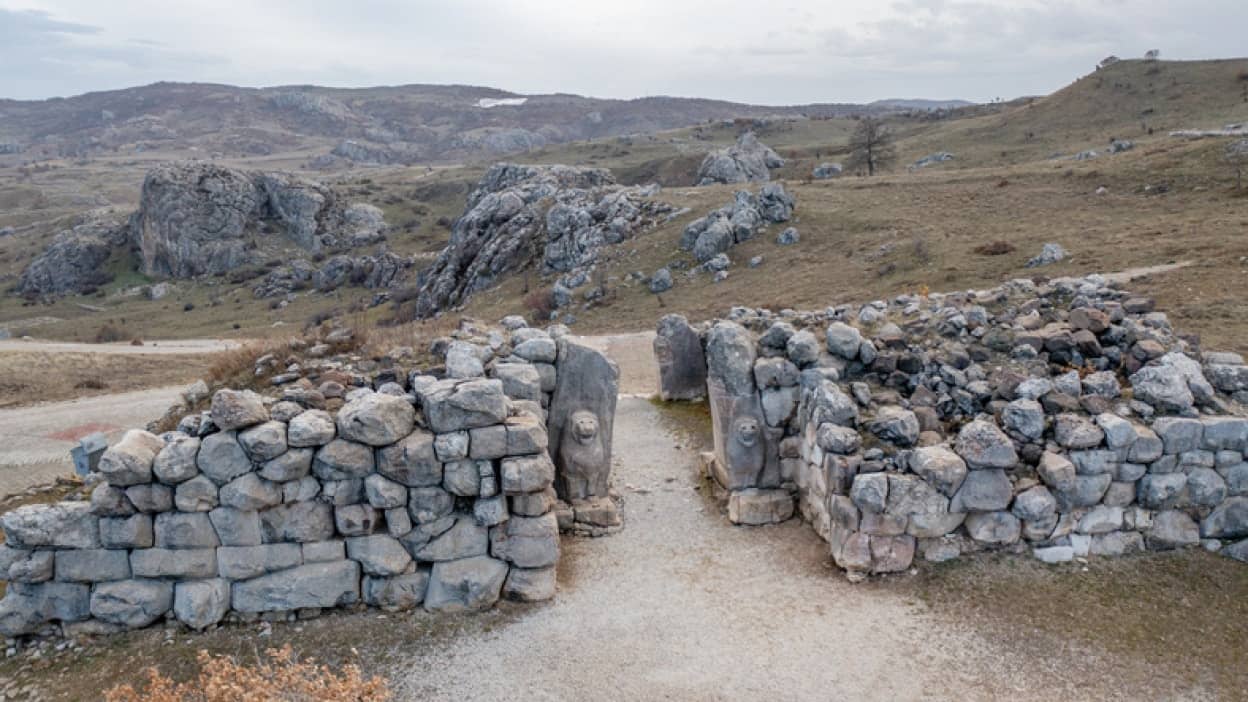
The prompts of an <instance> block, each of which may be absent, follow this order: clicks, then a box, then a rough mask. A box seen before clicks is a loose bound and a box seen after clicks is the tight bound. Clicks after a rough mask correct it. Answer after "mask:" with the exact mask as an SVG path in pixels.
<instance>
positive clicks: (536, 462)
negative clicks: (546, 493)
mask: <svg viewBox="0 0 1248 702" xmlns="http://www.w3.org/2000/svg"><path fill="white" fill-rule="evenodd" d="M499 473H500V476H501V488H502V490H503V492H505V493H507V494H508V495H518V494H524V493H531V492H540V491H542V490H545V489H546V488H547V487H549V486H550V485H552V484H553V482H554V479H555V466H554V463H553V462H551V460H550V458H549V457H547V456H546V455H545V454H538V455H535V456H513V457H510V458H505V459H503V461H502V462H501V463H500V469H499Z"/></svg>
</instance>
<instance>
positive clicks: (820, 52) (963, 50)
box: [0, 0, 1248, 104]
mask: <svg viewBox="0 0 1248 702" xmlns="http://www.w3.org/2000/svg"><path fill="white" fill-rule="evenodd" d="M6 8H7V9H6ZM1244 26H1248V6H1246V5H1245V4H1244V3H1243V0H1185V1H1179V0H1151V1H1147V0H1134V1H1130V2H1128V1H1127V0H898V1H897V2H894V3H892V4H885V5H880V4H871V3H863V2H860V1H857V0H855V1H852V2H851V1H845V0H778V1H777V2H775V3H772V4H763V3H758V2H757V0H630V2H628V3H593V2H590V3H586V2H583V0H542V2H540V3H538V2H533V1H531V0H456V1H453V2H447V1H446V0H357V1H356V2H353V3H342V2H340V1H338V0H268V1H267V2H265V3H253V2H248V1H247V0H216V1H215V2H213V3H212V4H211V6H206V5H201V4H199V3H176V4H175V3H168V4H165V5H161V6H159V10H155V11H154V10H153V9H152V7H151V6H150V5H148V4H147V3H142V4H140V3H134V4H128V3H99V2H97V1H95V0H0V96H5V97H21V98H40V97H48V96H53V95H68V94H75V93H80V92H85V91H89V90H100V89H107V88H117V87H123V86H127V85H135V84H141V83H147V82H152V81H156V80H182V81H191V80H194V81H212V82H223V83H233V84H239V85H249V86H256V85H274V84H295V83H319V84H329V85H343V86H348V85H375V84H400V83H415V82H428V83H471V84H478V85H490V86H494V87H500V88H504V89H508V90H513V91H517V92H576V93H581V94H588V95H596V96H602V97H635V96H639V95H654V94H670V95H691V96H703V97H715V98H723V99H731V100H741V101H748V102H757V103H773V104H775V103H799V102H839V101H868V100H872V99H878V98H886V97H928V98H944V97H963V98H968V99H980V100H984V99H990V98H992V97H997V96H1000V97H1013V96H1015V95H1020V94H1034V93H1043V92H1049V91H1052V90H1054V89H1057V88H1059V87H1061V86H1062V85H1065V84H1067V83H1069V82H1070V81H1072V80H1073V79H1074V78H1076V77H1077V76H1078V75H1080V74H1083V73H1086V72H1088V71H1089V70H1090V69H1091V67H1092V66H1093V65H1094V64H1095V63H1096V62H1097V61H1098V60H1099V59H1100V58H1102V57H1103V56H1105V55H1106V54H1109V53H1116V54H1119V55H1122V56H1136V55H1140V54H1142V53H1143V52H1144V51H1145V50H1146V49H1150V48H1159V49H1161V50H1162V52H1163V56H1165V57H1170V58H1213V57H1221V56H1229V55H1233V54H1235V53H1242V52H1243V49H1244V45H1243V42H1242V28H1243V27H1244Z"/></svg>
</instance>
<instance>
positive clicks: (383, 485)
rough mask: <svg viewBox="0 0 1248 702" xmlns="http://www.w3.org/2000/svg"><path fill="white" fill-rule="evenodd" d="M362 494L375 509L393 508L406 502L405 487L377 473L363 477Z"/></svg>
mask: <svg viewBox="0 0 1248 702" xmlns="http://www.w3.org/2000/svg"><path fill="white" fill-rule="evenodd" d="M364 494H365V495H366V496H367V497H368V503H369V504H370V505H372V506H373V507H376V508H377V509H393V508H395V507H403V506H404V505H406V504H407V488H406V487H404V486H403V485H401V484H399V483H396V482H394V481H393V480H390V479H388V478H386V477H384V476H382V475H380V474H378V473H373V474H372V475H369V476H368V477H367V478H365V479H364Z"/></svg>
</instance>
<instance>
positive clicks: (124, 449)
mask: <svg viewBox="0 0 1248 702" xmlns="http://www.w3.org/2000/svg"><path fill="white" fill-rule="evenodd" d="M164 445H165V443H164V442H163V441H161V440H160V437H159V436H156V435H155V434H152V433H151V432H146V431H143V430H141V429H131V430H130V431H127V432H126V434H125V436H123V437H122V438H121V441H119V442H117V444H115V445H113V446H110V447H109V448H108V450H106V451H104V455H102V456H100V462H99V464H98V465H97V466H96V470H98V471H99V472H100V475H103V476H104V479H105V480H107V481H108V484H109V485H115V486H117V487H126V486H129V485H140V484H142V483H150V482H151V481H152V463H153V462H154V461H155V460H156V454H158V453H160V450H161V449H162V448H164Z"/></svg>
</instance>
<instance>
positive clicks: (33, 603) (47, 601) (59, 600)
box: [0, 582, 91, 636]
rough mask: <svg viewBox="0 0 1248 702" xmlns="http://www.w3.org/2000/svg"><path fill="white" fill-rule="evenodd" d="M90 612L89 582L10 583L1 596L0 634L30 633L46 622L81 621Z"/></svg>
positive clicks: (89, 614) (18, 634)
mask: <svg viewBox="0 0 1248 702" xmlns="http://www.w3.org/2000/svg"><path fill="white" fill-rule="evenodd" d="M90 616H91V586H90V585H82V584H79V583H58V582H49V583H35V584H30V583H10V584H9V586H8V589H7V590H6V592H5V595H4V599H3V600H0V635H3V636H20V635H23V634H33V633H35V632H36V631H38V630H39V629H40V627H42V626H43V625H44V623H45V622H50V621H61V622H80V621H83V620H85V619H87V618H88V617H90Z"/></svg>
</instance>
